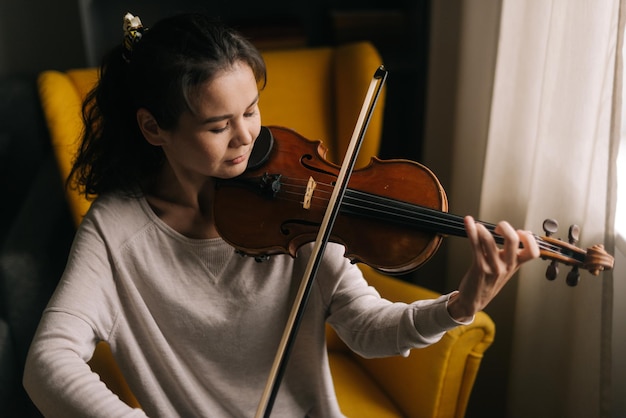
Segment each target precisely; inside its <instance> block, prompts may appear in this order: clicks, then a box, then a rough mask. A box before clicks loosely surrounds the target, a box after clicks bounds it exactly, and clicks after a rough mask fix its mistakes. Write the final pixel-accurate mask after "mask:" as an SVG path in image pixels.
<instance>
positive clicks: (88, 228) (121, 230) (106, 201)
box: [77, 193, 152, 242]
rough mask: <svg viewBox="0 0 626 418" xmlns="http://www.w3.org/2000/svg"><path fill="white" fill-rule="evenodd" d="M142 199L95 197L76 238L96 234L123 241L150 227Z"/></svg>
mask: <svg viewBox="0 0 626 418" xmlns="http://www.w3.org/2000/svg"><path fill="white" fill-rule="evenodd" d="M146 205H147V203H145V200H144V199H143V197H141V196H138V197H134V196H127V195H123V194H119V193H107V194H103V195H101V196H98V198H96V200H94V202H93V203H92V205H91V207H90V208H89V211H88V212H87V214H86V215H85V217H84V218H83V220H82V222H81V224H80V225H79V228H78V232H77V236H79V237H80V236H81V235H96V236H98V237H100V238H102V239H104V240H107V241H110V240H112V239H113V240H115V241H118V242H123V241H125V240H127V239H128V238H129V237H131V236H133V235H134V234H135V233H137V232H138V231H140V230H142V229H144V228H145V227H146V226H147V225H149V224H152V219H151V217H150V215H149V213H148V210H149V208H146Z"/></svg>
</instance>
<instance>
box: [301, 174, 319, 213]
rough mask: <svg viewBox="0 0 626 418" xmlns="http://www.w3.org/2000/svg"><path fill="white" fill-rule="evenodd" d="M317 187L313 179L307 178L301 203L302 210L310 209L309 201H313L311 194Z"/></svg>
mask: <svg viewBox="0 0 626 418" xmlns="http://www.w3.org/2000/svg"><path fill="white" fill-rule="evenodd" d="M316 187H317V182H316V181H315V180H313V177H309V181H308V183H307V185H306V191H305V192H304V201H303V202H302V207H303V208H304V209H310V208H311V201H312V200H313V192H314V191H315V188H316Z"/></svg>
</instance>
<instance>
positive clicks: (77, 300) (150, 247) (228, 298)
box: [24, 195, 458, 418]
mask: <svg viewBox="0 0 626 418" xmlns="http://www.w3.org/2000/svg"><path fill="white" fill-rule="evenodd" d="M309 252H310V246H305V247H304V248H303V249H302V250H301V251H300V253H299V255H298V257H296V258H295V259H293V258H291V257H290V256H287V255H285V256H282V255H281V256H272V257H271V258H270V259H269V260H268V261H265V262H262V263H258V262H256V261H255V260H254V259H253V258H250V257H242V256H240V255H238V254H236V253H235V252H234V250H233V248H232V247H230V246H229V245H228V244H226V243H225V242H224V241H222V240H221V239H207V240H198V239H189V238H186V237H184V236H182V235H181V234H179V233H177V232H176V231H174V230H173V229H171V228H170V227H168V226H167V225H166V224H164V223H163V222H162V221H161V220H160V219H159V218H158V217H157V216H156V215H155V214H154V213H153V212H152V210H151V209H150V207H149V205H148V204H147V202H146V201H145V199H142V198H139V199H135V198H126V197H121V196H117V195H109V196H101V197H100V198H98V199H97V200H96V201H95V202H94V204H93V205H92V207H91V209H90V211H89V213H88V214H87V215H86V217H85V219H84V221H83V223H82V224H81V226H80V227H79V229H78V232H77V234H76V238H75V241H74V244H73V247H72V251H71V255H70V258H69V260H68V264H67V267H66V270H65V273H64V275H63V277H62V279H61V281H60V284H59V286H58V288H57V290H56V292H55V293H54V296H53V297H52V299H51V301H50V302H49V305H48V307H47V308H46V310H45V312H44V314H43V317H42V320H41V323H40V326H39V328H38V331H37V334H36V336H35V338H34V340H33V343H32V345H31V349H30V352H29V356H28V360H27V365H26V370H25V375H24V384H25V386H26V388H27V390H28V393H29V395H30V396H31V398H32V399H33V401H34V402H35V404H36V405H37V406H38V408H39V409H40V410H41V411H42V412H43V413H44V414H45V415H46V416H61V417H72V416H90V417H107V418H110V417H118V416H128V417H138V416H145V415H144V414H146V415H148V416H151V417H177V416H180V417H196V416H197V417H200V416H202V417H229V418H230V417H252V416H254V412H255V410H256V408H257V405H258V403H259V401H260V399H261V394H262V392H263V388H264V386H265V384H266V381H267V378H268V374H269V371H270V368H271V364H272V361H273V359H274V356H275V353H276V349H277V345H278V341H279V340H280V337H281V335H282V332H283V328H284V326H285V323H286V320H287V316H288V314H289V311H290V310H291V305H292V300H293V297H294V294H295V292H296V290H297V288H298V286H299V283H300V280H301V279H302V275H303V272H304V269H305V267H306V264H307V261H308V253H309ZM446 301H447V296H443V297H441V298H439V299H437V300H430V301H419V302H415V303H413V304H411V305H406V304H402V303H390V302H389V301H386V300H384V299H381V298H380V296H379V295H378V293H377V292H376V290H375V289H373V288H372V287H369V286H368V285H367V283H366V282H365V280H364V279H363V277H362V275H361V273H360V270H359V269H358V268H357V267H356V266H354V265H352V264H350V263H349V262H348V260H347V259H345V258H344V257H343V247H341V246H339V245H335V244H329V245H328V247H327V249H326V253H325V257H324V262H323V265H322V266H321V267H320V269H319V271H318V273H317V276H316V279H315V282H314V285H313V289H312V292H311V296H310V299H309V301H308V305H307V310H306V314H305V315H304V320H303V323H302V325H301V326H300V329H299V332H298V336H297V340H296V344H295V346H294V348H293V351H292V353H291V356H290V358H289V363H288V367H287V371H286V373H285V376H284V378H283V380H282V383H281V386H280V392H279V394H278V397H277V399H276V402H275V404H274V406H273V409H272V416H273V417H274V416H275V417H289V418H293V417H305V416H306V417H324V418H327V417H335V416H341V412H340V411H339V407H338V405H337V400H336V397H335V393H334V389H333V384H332V379H331V375H330V370H329V366H328V362H327V352H326V347H325V338H324V335H325V334H324V324H325V321H328V322H329V323H330V324H331V325H332V326H333V327H334V328H335V329H336V330H337V332H338V333H339V335H340V336H341V338H342V339H343V340H344V341H345V342H346V343H347V344H348V345H349V346H350V347H351V348H352V349H353V350H355V351H357V352H358V353H360V354H362V355H364V356H386V355H408V353H409V350H410V349H411V348H415V347H421V346H425V345H428V344H431V343H434V342H436V341H438V340H439V339H440V338H441V336H442V335H443V333H444V332H445V331H446V330H449V329H451V328H453V327H455V326H457V325H458V323H456V322H455V321H454V320H453V319H452V318H451V317H450V316H449V314H448V312H447V309H446ZM100 340H104V341H107V342H108V343H109V344H110V345H111V348H112V350H113V353H114V356H115V358H116V360H117V362H118V363H119V365H120V367H121V369H122V371H123V373H124V375H125V378H126V380H127V381H128V383H129V385H130V388H131V389H132V391H133V392H134V394H135V395H136V397H137V399H138V400H139V402H140V404H141V405H142V408H143V410H132V409H131V408H129V407H128V406H127V405H126V404H124V403H123V402H121V401H120V400H119V399H118V398H117V397H116V396H115V395H114V394H113V393H111V392H110V391H109V390H108V389H107V388H106V386H105V385H104V384H103V383H102V382H100V380H99V377H98V376H97V375H96V374H94V373H92V372H91V370H90V368H89V366H88V365H87V364H86V361H88V360H89V359H90V357H91V355H92V354H93V351H94V347H95V345H96V343H97V342H98V341H100Z"/></svg>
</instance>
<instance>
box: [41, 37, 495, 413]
mask: <svg viewBox="0 0 626 418" xmlns="http://www.w3.org/2000/svg"><path fill="white" fill-rule="evenodd" d="M263 56H264V59H265V60H266V64H267V68H268V82H267V86H266V88H265V90H264V91H263V92H262V93H261V100H260V108H261V115H262V118H263V120H262V121H263V124H264V125H281V126H287V127H289V128H292V129H294V130H296V131H297V132H299V133H300V134H302V135H303V136H305V137H306V138H309V139H314V140H317V139H320V140H323V142H324V143H325V144H326V145H327V146H328V147H329V155H328V158H329V159H331V160H332V161H335V162H337V161H341V155H340V154H342V153H343V152H344V150H345V149H346V148H347V143H348V141H349V140H350V137H351V134H352V130H353V128H354V124H355V122H356V118H357V115H358V113H359V111H360V109H361V103H362V101H363V99H364V96H365V92H366V90H367V87H368V85H369V82H370V80H371V78H372V76H373V74H374V71H375V70H376V68H377V67H378V66H379V65H380V64H381V59H380V57H379V55H378V53H377V51H376V50H375V49H374V47H373V46H372V45H371V44H369V43H367V42H361V43H356V44H350V45H344V46H339V47H335V48H331V47H325V48H301V49H291V50H277V51H266V52H264V53H263ZM391 76H393V75H391ZM97 77H98V73H97V70H96V69H93V68H88V69H78V70H71V71H67V72H58V71H47V72H44V73H42V74H41V75H40V77H39V92H40V97H41V102H42V106H43V109H44V114H45V117H46V120H47V123H48V127H49V131H50V137H51V141H52V147H53V150H54V153H55V155H56V158H57V162H58V164H59V169H60V172H61V175H62V176H63V178H66V177H67V175H68V174H69V171H70V167H71V163H72V159H73V156H74V155H75V152H76V149H77V146H78V143H77V141H78V140H79V137H80V133H81V129H82V122H81V118H80V112H81V103H82V100H83V98H84V97H85V96H86V94H87V92H88V91H89V90H90V89H91V88H92V86H93V85H94V83H95V82H96V80H97ZM383 107H384V95H383V97H381V99H380V100H379V104H378V107H377V109H376V111H375V113H374V115H373V117H372V120H371V122H370V125H369V129H368V131H367V134H366V138H365V141H364V143H363V146H362V148H361V153H360V156H359V160H358V161H357V166H364V165H365V164H366V163H367V162H368V161H369V159H370V157H371V156H373V155H376V154H377V152H378V148H379V143H380V137H381V131H382V113H383V111H382V109H383ZM67 199H68V202H69V206H70V209H71V212H72V215H73V217H74V220H75V222H76V224H78V223H79V222H80V220H81V219H82V216H83V215H84V214H85V212H86V211H87V209H88V208H89V202H88V201H87V200H85V199H84V197H82V196H80V195H79V194H77V193H76V191H74V190H68V191H67ZM362 270H363V272H364V274H365V277H366V278H367V280H368V281H369V282H370V284H371V285H373V286H374V287H376V288H377V289H378V290H379V292H380V293H381V294H382V295H383V296H385V297H386V298H388V299H390V300H395V301H405V302H411V301H413V300H418V299H427V298H434V297H437V296H438V294H437V293H434V292H431V291H429V290H427V289H424V288H422V287H420V286H416V285H412V284H408V283H405V282H402V281H400V280H397V279H394V278H391V277H388V276H385V275H382V274H380V273H378V272H376V271H374V270H372V269H371V268H369V267H367V266H362ZM494 333H495V327H494V324H493V322H492V321H491V319H490V318H489V317H488V316H487V315H486V314H485V313H483V312H481V313H479V314H478V315H477V316H476V320H475V321H474V323H473V324H471V325H469V326H462V327H459V328H457V329H455V330H453V331H450V332H448V333H447V334H446V335H445V336H444V338H443V339H442V340H441V341H440V342H439V343H437V344H435V345H433V346H431V347H428V348H425V349H420V350H413V352H412V353H411V355H410V356H409V357H408V358H402V357H393V358H384V359H363V358H360V357H359V356H357V355H355V354H354V353H352V352H351V351H350V350H349V349H348V348H347V347H346V346H345V345H344V344H343V343H342V342H341V340H340V339H339V338H338V337H337V335H336V334H335V333H334V332H333V330H332V329H331V328H330V327H328V330H327V339H328V350H329V358H330V364H331V371H332V374H333V380H334V382H335V388H336V392H337V396H338V398H339V403H340V406H341V409H342V411H343V412H344V414H346V415H347V416H349V417H358V418H364V417H376V418H381V417H401V416H405V417H457V418H460V417H463V416H464V414H465V409H466V407H467V402H468V399H469V396H470V392H471V389H472V386H473V384H474V380H475V378H476V374H477V372H478V368H479V365H480V362H481V359H482V356H483V353H484V351H485V350H486V349H487V348H488V347H489V345H490V344H491V343H492V341H493V338H494ZM90 364H91V366H92V369H93V370H94V371H96V372H97V373H99V374H100V376H101V378H102V380H103V381H104V382H105V383H107V385H108V386H109V388H111V390H113V391H114V392H115V393H117V394H118V395H119V396H120V398H121V399H123V400H124V401H125V402H127V403H129V404H131V405H133V406H138V404H137V401H136V400H135V398H134V397H133V395H132V392H131V391H130V389H129V388H128V386H127V385H126V383H125V381H124V378H123V376H122V372H121V371H120V370H119V368H118V367H117V365H116V363H115V361H114V359H113V356H112V353H111V352H110V349H109V347H108V346H107V345H106V344H105V343H100V344H99V345H98V347H97V349H96V352H95V353H94V357H93V358H92V360H91V362H90ZM259 396H260V394H259Z"/></svg>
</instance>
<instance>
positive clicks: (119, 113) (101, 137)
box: [24, 14, 539, 417]
mask: <svg viewBox="0 0 626 418" xmlns="http://www.w3.org/2000/svg"><path fill="white" fill-rule="evenodd" d="M264 81H265V65H264V63H263V60H262V58H261V55H260V54H259V52H258V51H257V50H256V49H255V48H254V47H253V46H252V45H251V44H250V43H249V42H247V41H246V40H245V39H243V38H242V37H241V36H240V35H239V34H237V33H236V32H234V31H232V30H230V29H228V28H226V27H224V26H222V25H221V24H219V23H216V22H214V21H212V20H211V19H209V18H207V17H205V16H203V15H198V14H184V15H179V16H175V17H172V18H168V19H165V20H163V21H161V22H159V23H157V24H156V25H155V26H154V27H152V28H150V30H144V29H143V28H142V27H141V25H140V22H139V21H138V19H137V18H134V17H132V16H128V17H127V24H126V34H125V42H124V43H123V45H121V46H119V47H118V48H115V49H114V50H113V51H112V52H111V53H110V54H109V55H108V56H107V57H106V58H105V60H104V63H103V66H102V71H101V78H100V80H99V83H98V85H97V86H96V87H95V89H94V91H93V92H92V93H91V94H90V95H89V97H88V98H87V100H86V102H85V104H84V119H85V127H86V129H85V133H84V136H83V138H82V145H81V148H80V150H79V154H78V156H77V159H76V162H75V165H74V167H73V170H72V175H71V181H73V182H74V184H75V185H76V186H77V187H79V188H80V189H81V190H82V191H83V192H84V193H85V195H86V196H87V197H94V196H97V198H96V199H95V201H94V202H93V204H92V206H91V209H90V211H89V212H88V213H87V215H86V216H85V218H84V220H83V222H82V223H81V225H80V227H79V229H78V231H77V234H76V238H75V242H74V245H73V247H72V251H71V254H70V256H69V260H68V264H67V267H66V270H65V272H64V275H63V277H62V279H61V281H60V284H59V286H58V288H57V290H56V291H55V294H54V295H53V297H52V299H51V301H50V303H49V305H48V307H47V308H46V310H45V312H44V314H43V317H42V320H41V323H40V326H39V328H38V331H37V334H36V336H35V338H34V340H33V343H32V346H31V349H30V352H29V356H28V360H27V365H26V370H25V375H24V383H25V386H26V388H27V390H28V392H29V395H30V396H31V398H32V399H33V401H34V402H35V404H36V405H37V406H38V408H40V410H41V411H42V412H43V413H44V414H45V415H47V416H54V415H58V416H64V417H67V416H87V415H88V416H102V417H111V416H146V415H148V416H153V417H158V416H163V417H173V416H182V417H193V416H210V417H240V416H241V417H246V416H253V415H254V412H255V410H256V408H257V405H258V402H259V400H260V398H261V394H262V392H263V389H264V386H265V383H266V380H267V377H268V374H269V371H270V367H271V364H272V361H273V359H274V355H275V352H276V348H277V345H278V341H279V340H280V337H281V334H282V329H281V325H280V324H284V323H285V322H286V318H287V316H288V314H289V311H290V308H291V303H292V300H293V296H294V292H295V290H296V289H297V287H298V285H299V281H300V280H301V278H302V276H303V271H304V269H305V267H306V263H307V260H308V254H310V251H311V247H310V246H304V247H303V248H302V249H301V250H300V252H299V254H298V257H296V258H295V259H294V258H291V257H290V256H288V255H285V256H274V257H272V258H271V259H270V260H269V261H266V262H264V263H257V262H255V261H254V259H252V258H247V257H241V256H239V255H237V254H235V251H234V250H233V248H231V247H230V246H229V245H228V244H227V243H225V242H224V241H223V240H222V239H221V238H220V237H219V235H218V234H217V231H216V229H215V225H214V222H213V219H212V216H211V213H212V203H213V189H214V179H215V178H231V177H234V176H237V175H239V174H241V173H242V172H243V171H244V169H245V168H246V165H247V162H248V158H249V156H250V151H251V149H252V146H253V144H254V141H255V139H256V137H257V135H258V134H259V132H260V127H261V117H260V114H259V109H258V102H259V89H260V88H262V87H263V84H264ZM250 210H254V208H250ZM465 227H466V229H467V234H468V237H469V242H470V243H471V246H472V249H473V252H474V259H473V263H472V265H471V266H470V267H469V269H468V272H467V273H466V275H465V276H464V277H463V278H462V280H461V282H460V286H459V290H458V291H456V292H453V293H451V294H448V295H444V296H442V297H440V298H438V299H436V300H426V301H416V302H414V303H413V304H408V305H407V304H402V303H391V302H389V301H387V300H384V299H382V298H381V297H380V296H379V295H378V293H377V292H376V291H375V290H374V289H373V288H371V287H369V286H368V285H367V283H366V282H365V280H364V279H363V277H362V275H361V273H360V270H359V269H358V268H357V267H356V266H354V265H352V264H351V263H350V262H349V261H348V260H346V259H345V258H344V257H343V247H341V246H339V245H335V244H329V245H328V247H327V249H326V252H325V257H324V260H323V263H322V265H321V266H320V269H319V271H318V273H317V275H316V280H315V282H314V288H313V290H312V292H311V296H310V299H309V301H308V305H307V311H306V314H305V315H304V318H303V322H302V325H301V326H300V329H299V333H298V337H297V339H296V342H295V346H294V348H293V350H292V353H291V356H290V359H289V363H288V366H287V370H286V372H285V375H284V378H283V380H282V383H281V388H280V392H279V394H278V396H277V398H276V401H275V404H274V406H273V409H272V412H273V416H277V417H281V416H284V417H297V416H300V417H305V416H306V417H335V416H342V415H341V412H340V410H339V406H338V404H337V400H336V397H335V394H334V390H333V386H332V379H331V376H330V371H329V366H328V362H327V354H326V347H325V339H324V335H325V323H326V322H328V323H330V324H331V325H332V326H333V327H334V328H335V330H336V331H337V333H338V334H339V335H340V337H341V338H342V339H343V340H344V341H345V342H346V343H347V344H348V345H349V346H350V347H351V348H352V349H353V350H355V351H357V352H358V353H360V354H361V355H363V356H369V357H371V356H387V355H408V354H409V351H410V350H411V349H413V348H418V347H424V346H427V345H429V344H432V343H434V342H436V341H438V340H439V339H440V338H441V337H442V336H443V334H444V333H445V332H446V331H447V330H449V329H452V328H454V327H456V326H458V325H459V324H464V323H469V322H471V321H472V319H473V316H474V314H475V313H476V312H478V311H479V310H481V309H483V308H484V307H485V306H486V305H487V304H488V303H489V302H490V301H491V299H492V298H493V297H494V296H495V295H496V294H497V293H498V292H499V290H500V289H501V288H502V286H503V285H504V284H505V283H506V282H507V281H508V280H509V279H510V277H511V276H512V275H513V274H514V273H515V271H516V270H517V269H518V268H519V266H520V265H521V264H522V263H524V262H526V261H528V260H530V259H533V258H535V257H537V256H538V254H539V250H538V247H537V244H536V243H535V241H534V239H533V238H532V236H531V235H530V234H529V233H526V232H523V231H515V230H514V229H513V228H512V227H511V226H510V225H509V224H508V223H506V222H501V223H499V224H498V226H497V229H496V231H497V232H498V233H499V234H500V235H502V236H503V237H504V238H505V243H504V245H503V246H502V248H499V247H498V246H496V243H495V242H494V240H493V238H492V235H491V233H489V232H488V231H487V230H486V229H485V228H484V227H483V226H482V225H480V224H477V223H475V222H474V220H473V219H472V218H471V217H467V218H466V219H465ZM520 243H521V244H522V246H521V247H520ZM277 324H279V325H277ZM98 341H107V342H108V343H109V344H110V346H111V348H112V350H113V353H114V356H115V358H116V360H117V362H118V364H119V365H120V367H121V369H122V371H123V373H124V375H125V377H126V380H127V381H128V383H129V386H130V388H131V390H132V391H133V393H134V394H135V396H136V397H137V399H138V400H139V402H140V404H141V405H142V410H133V409H131V408H130V407H128V406H127V405H126V404H124V403H123V402H121V401H120V400H119V399H118V398H117V397H116V396H115V395H114V394H113V393H111V392H110V391H109V390H108V389H107V388H106V387H105V385H104V384H103V383H102V382H100V380H99V378H98V376H97V375H96V374H94V373H92V372H91V370H90V369H89V366H88V365H87V364H86V361H87V360H89V358H90V357H91V355H92V353H93V351H94V347H95V345H96V343H97V342H98Z"/></svg>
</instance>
